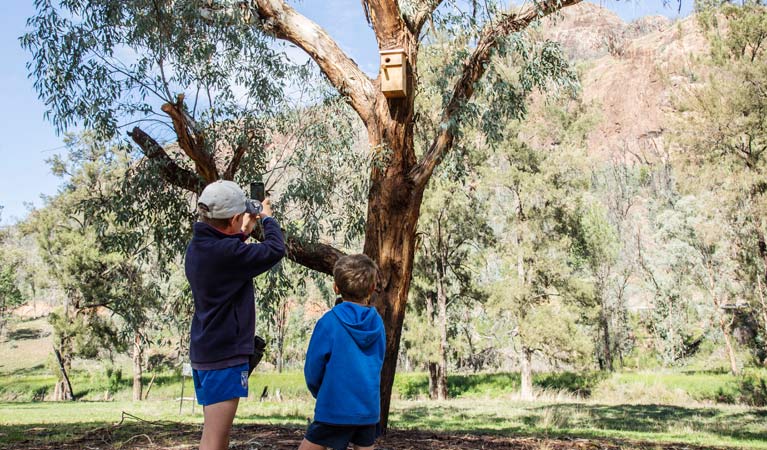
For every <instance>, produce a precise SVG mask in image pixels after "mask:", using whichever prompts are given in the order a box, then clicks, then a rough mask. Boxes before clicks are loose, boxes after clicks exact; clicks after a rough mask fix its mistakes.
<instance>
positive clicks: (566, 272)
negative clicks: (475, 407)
mask: <svg viewBox="0 0 767 450" xmlns="http://www.w3.org/2000/svg"><path fill="white" fill-rule="evenodd" d="M516 133H519V130H516ZM516 133H515V130H514V129H512V130H510V132H509V135H510V136H514V135H515V134H516ZM581 151H582V150H581V149H578V148H577V147H575V148H572V147H571V148H561V149H558V151H557V152H550V151H548V150H544V149H540V148H534V147H532V146H531V145H528V144H527V143H525V142H522V141H521V140H520V139H519V137H516V138H514V137H509V138H507V140H506V142H505V145H502V146H499V147H498V149H497V152H496V154H495V155H494V157H493V158H492V161H493V163H492V164H490V165H489V166H490V168H489V169H488V173H487V177H486V180H487V182H486V184H487V189H489V190H490V194H492V195H493V196H494V197H495V198H494V200H493V201H492V204H493V206H492V207H491V210H490V211H491V213H490V214H491V216H494V217H496V218H497V219H496V220H494V221H493V222H492V223H493V226H494V228H495V233H496V236H497V238H498V249H497V250H496V251H495V253H496V254H497V257H495V258H493V257H492V256H488V260H489V261H492V264H491V265H490V267H489V269H488V270H489V272H490V274H491V275H493V276H492V278H490V280H489V281H490V283H489V286H490V288H489V290H490V301H489V304H488V308H490V309H492V310H493V311H494V312H495V313H496V314H497V316H498V318H499V320H500V321H501V323H504V324H506V325H505V326H506V327H507V329H508V333H509V334H510V335H511V338H512V342H514V344H515V347H516V348H515V350H516V353H517V355H518V360H519V367H520V372H521V380H522V384H521V396H522V397H523V398H531V397H532V396H533V392H532V363H533V357H534V356H536V355H538V356H539V357H542V358H545V359H548V360H550V361H553V362H564V363H568V364H572V365H575V366H579V365H580V364H582V363H583V361H584V359H585V357H586V355H589V354H590V353H591V350H592V344H591V343H590V341H589V339H588V337H587V333H586V328H587V327H586V326H584V322H585V320H584V319H589V316H590V314H589V310H590V309H591V307H592V306H593V300H592V299H591V295H590V292H589V291H590V289H589V286H588V285H587V283H586V282H584V281H583V280H582V279H581V277H580V274H579V273H578V268H579V267H578V266H579V264H580V262H579V255H578V246H579V242H580V241H581V240H582V234H583V231H582V229H581V220H580V217H581V215H582V213H583V209H584V204H583V203H584V201H583V197H584V194H585V193H586V191H587V187H588V178H587V172H586V170H585V169H586V167H585V165H584V164H582V154H581V153H579V152H581Z"/></svg>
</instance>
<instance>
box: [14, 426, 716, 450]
mask: <svg viewBox="0 0 767 450" xmlns="http://www.w3.org/2000/svg"><path fill="white" fill-rule="evenodd" d="M23 432H24V436H25V437H26V440H24V441H22V442H15V443H13V444H11V445H6V444H3V443H2V441H0V448H3V449H9V450H10V449H13V450H28V449H29V450H31V449H35V450H53V449H56V450H74V449H78V450H80V449H87V450H95V449H99V450H102V449H104V450H105V449H121V450H129V449H130V450H133V449H152V450H154V449H179V450H180V449H185V450H187V449H196V448H197V447H196V445H197V444H198V439H199V437H200V427H199V426H197V425H190V424H181V423H173V422H151V423H150V422H147V423H126V424H120V425H114V426H107V427H100V428H95V429H91V430H85V431H84V432H74V433H73V434H72V436H71V438H67V439H65V440H64V441H63V442H62V440H60V439H61V435H62V433H66V430H62V429H60V428H58V429H57V428H31V429H26V430H23ZM302 437H303V430H301V429H298V428H289V427H280V426H270V425H239V426H235V428H234V430H233V434H232V440H231V446H230V450H261V449H263V450H289V449H296V448H298V444H299V443H300V441H301V439H302ZM51 439H54V440H56V441H57V442H51ZM376 448H377V449H379V450H427V449H428V450H432V449H433V450H448V449H451V450H452V449H473V450H479V449H482V450H485V449H487V450H492V449H519V450H544V449H545V450H564V449H583V450H614V449H638V450H647V449H670V450H682V449H685V450H700V449H702V448H700V447H694V446H689V445H681V444H680V445H659V444H651V443H641V442H640V443H637V442H622V441H607V440H590V439H567V438H561V437H559V438H552V439H547V438H543V437H503V436H487V435H485V436H483V435H466V434H444V433H433V432H427V431H415V430H390V431H389V433H388V434H387V435H386V436H385V437H383V438H381V439H380V440H379V442H378V443H377V445H376ZM706 448H710V447H706Z"/></svg>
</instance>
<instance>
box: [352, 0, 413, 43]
mask: <svg viewBox="0 0 767 450" xmlns="http://www.w3.org/2000/svg"><path fill="white" fill-rule="evenodd" d="M364 3H365V4H367V11H368V13H369V22H370V24H371V25H372V26H373V31H374V32H375V35H376V39H377V40H378V47H379V48H381V49H386V48H395V47H402V45H403V42H402V36H403V31H407V32H409V33H410V34H411V35H414V37H415V38H417V36H416V35H415V33H413V32H412V30H410V29H409V27H408V26H407V25H408V24H407V23H406V22H405V21H404V20H403V18H402V15H401V14H400V9H399V5H398V1H397V0H364ZM405 28H407V30H405Z"/></svg>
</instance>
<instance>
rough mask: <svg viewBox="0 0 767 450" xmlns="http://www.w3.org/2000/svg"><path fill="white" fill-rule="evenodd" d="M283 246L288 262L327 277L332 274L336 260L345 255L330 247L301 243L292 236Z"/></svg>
mask: <svg viewBox="0 0 767 450" xmlns="http://www.w3.org/2000/svg"><path fill="white" fill-rule="evenodd" d="M285 246H286V248H287V250H288V255H287V256H288V258H289V259H290V260H292V261H294V262H296V263H298V264H300V265H302V266H304V267H306V268H309V269H312V270H316V271H318V272H322V273H325V274H328V275H332V274H333V266H335V264H336V261H338V258H340V257H342V256H344V255H345V253H344V252H342V251H340V250H338V249H336V248H334V247H332V246H330V245H327V244H319V243H303V242H301V241H300V240H298V239H297V238H296V237H293V236H289V237H287V239H285Z"/></svg>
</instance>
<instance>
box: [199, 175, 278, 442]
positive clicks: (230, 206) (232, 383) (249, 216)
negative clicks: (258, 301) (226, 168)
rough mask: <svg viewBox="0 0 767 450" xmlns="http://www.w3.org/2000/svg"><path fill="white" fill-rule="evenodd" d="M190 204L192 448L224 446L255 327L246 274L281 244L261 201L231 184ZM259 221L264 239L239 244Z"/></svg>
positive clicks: (242, 392)
mask: <svg viewBox="0 0 767 450" xmlns="http://www.w3.org/2000/svg"><path fill="white" fill-rule="evenodd" d="M197 206H198V209H199V211H200V221H199V222H197V223H195V224H194V229H193V237H192V241H191V242H190V243H189V246H188V247H187V250H186V258H185V263H184V265H185V270H186V278H187V280H189V285H190V286H191V288H192V296H193V297H194V316H193V317H192V332H191V335H192V336H191V343H190V346H189V356H190V359H191V360H192V369H193V372H192V377H193V379H194V388H195V392H196V394H197V400H198V402H199V403H200V404H201V405H203V411H204V413H203V414H204V416H205V423H204V425H203V429H202V439H201V441H200V450H225V449H227V448H229V434H230V432H231V429H232V422H233V421H234V415H235V413H236V412H237V405H238V403H239V400H240V397H247V396H248V375H249V371H248V361H249V359H250V357H251V355H253V353H254V342H253V336H254V335H255V330H256V309H255V296H254V292H253V278H254V277H255V276H256V275H259V274H261V273H263V272H266V271H267V270H269V269H270V268H271V267H272V266H274V265H275V264H277V262H278V261H279V260H280V259H281V258H282V257H283V255H284V254H285V244H284V242H283V238H282V231H281V230H280V226H279V224H278V223H277V221H276V220H275V219H274V218H272V217H271V216H272V208H271V204H270V203H269V200H268V199H266V200H264V202H263V210H262V211H261V212H260V214H259V213H258V212H257V211H256V210H255V208H254V206H253V205H252V204H251V203H250V202H249V201H248V198H247V196H246V195H245V192H243V191H242V189H240V187H239V186H238V185H237V184H235V183H233V182H231V181H223V180H221V181H216V182H214V183H211V184H209V185H208V186H206V187H205V189H204V190H203V191H202V194H201V195H200V198H199V202H198V204H197ZM259 218H260V219H261V220H262V223H263V226H264V241H263V242H262V243H260V244H246V243H245V241H246V240H247V238H248V236H250V233H251V232H252V231H253V227H254V226H255V224H256V222H257V221H258V219H259Z"/></svg>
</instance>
